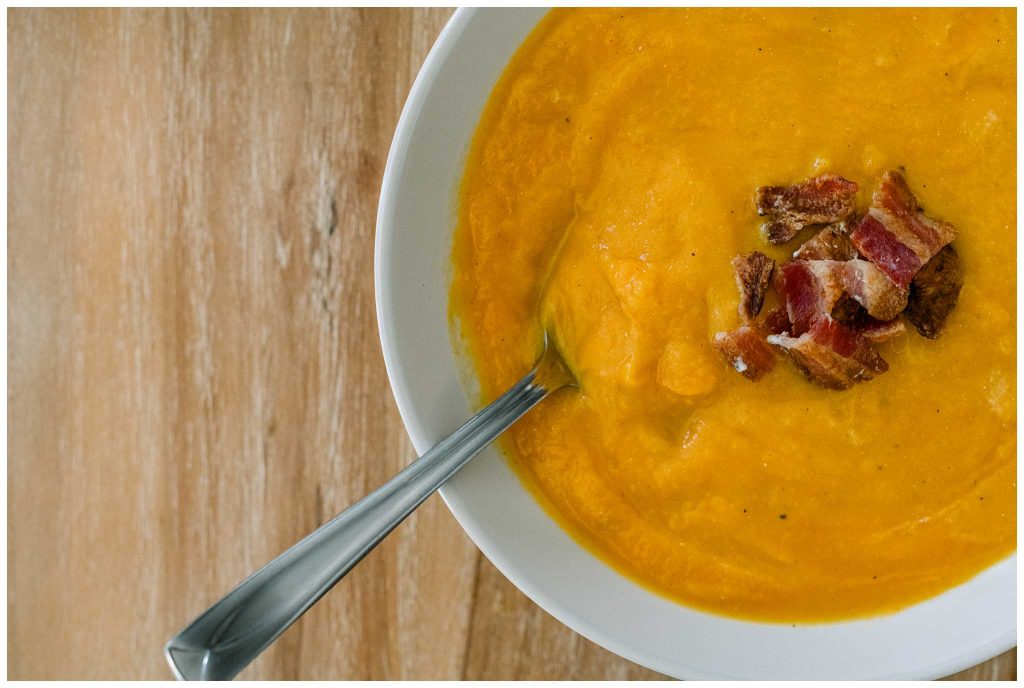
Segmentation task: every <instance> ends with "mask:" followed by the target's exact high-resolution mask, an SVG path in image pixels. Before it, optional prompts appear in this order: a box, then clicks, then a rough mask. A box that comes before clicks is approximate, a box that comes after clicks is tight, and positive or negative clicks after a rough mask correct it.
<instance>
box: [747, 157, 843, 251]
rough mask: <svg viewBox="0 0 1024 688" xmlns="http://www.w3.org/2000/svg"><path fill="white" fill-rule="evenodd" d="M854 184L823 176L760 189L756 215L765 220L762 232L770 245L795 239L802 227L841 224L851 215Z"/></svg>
mask: <svg viewBox="0 0 1024 688" xmlns="http://www.w3.org/2000/svg"><path fill="white" fill-rule="evenodd" d="M858 188H859V187H858V186H857V183H856V182H851V181H850V180H848V179H843V178H842V177H840V176H839V175H837V174H826V175H822V176H820V177H814V178H812V179H808V180H807V181H805V182H803V183H802V184H794V185H793V186H762V187H760V188H759V189H758V190H757V196H756V198H755V203H756V205H757V214H758V215H761V216H767V218H768V219H767V220H766V221H765V223H764V225H763V227H762V230H763V232H764V234H765V238H767V240H768V241H769V242H771V243H773V244H782V243H785V242H787V241H789V240H790V239H792V238H793V237H795V236H796V234H797V232H799V231H800V230H801V229H803V228H804V226H806V225H813V224H824V223H827V222H836V221H838V220H845V219H846V218H847V217H849V216H850V214H851V213H853V200H854V197H855V196H856V195H857V190H858Z"/></svg>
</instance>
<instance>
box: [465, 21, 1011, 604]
mask: <svg viewBox="0 0 1024 688" xmlns="http://www.w3.org/2000/svg"><path fill="white" fill-rule="evenodd" d="M1015 21H1016V16H1015V10H1013V9H979V10H976V9H966V10H965V9H906V10H888V9H829V10H825V9H775V10H763V9H758V10H755V9H730V10H721V9H699V10H680V9H671V10H611V9H601V10H566V11H561V10H559V11H554V12H551V13H550V14H549V15H548V16H547V17H546V18H545V19H544V20H543V21H542V22H541V24H540V25H539V26H538V27H537V28H536V29H535V30H534V31H533V33H532V34H531V35H530V37H529V39H528V40H527V41H526V42H525V43H524V45H523V46H522V47H521V48H520V50H519V51H518V52H517V54H516V55H515V57H514V59H513V60H512V61H511V63H510V64H509V66H508V68H507V69H506V71H505V73H504V74H503V76H502V77H501V79H500V82H499V83H498V85H497V87H496V88H495V90H494V92H493V93H492V95H491V97H490V100H489V102H488V104H487V107H486V110H485V112H484V114H483V116H482V118H481V121H480V124H479V127H478V129H477V131H476V134H475V137H474V139H473V145H472V149H471V151H470V153H469V156H468V159H467V163H466V168H465V176H464V179H463V184H462V189H461V196H460V204H459V216H458V218H459V219H458V227H457V229H456V232H455V239H454V247H453V268H454V269H453V281H452V287H451V313H452V322H453V328H454V331H455V336H456V337H457V338H459V341H460V342H463V343H464V344H465V345H466V346H467V347H468V350H469V352H470V355H471V358H472V360H473V361H474V363H475V367H476V371H477V374H478V377H479V379H480V381H481V388H482V390H481V392H482V396H481V401H487V400H490V399H492V398H493V397H494V396H495V395H496V394H498V393H499V392H501V391H503V390H504V389H505V388H507V387H508V386H509V385H511V384H512V383H513V382H515V381H516V380H517V379H519V378H520V377H521V376H522V375H523V374H524V373H525V372H526V371H528V370H529V369H530V367H531V365H532V364H533V362H534V360H535V359H536V358H537V356H538V354H539V351H540V347H541V342H542V337H543V331H544V328H545V327H547V328H548V329H549V330H550V331H551V332H552V333H553V335H554V337H555V338H556V339H557V341H558V344H559V348H560V349H561V351H562V352H563V354H564V356H565V358H566V360H567V362H568V364H569V366H570V367H571V368H572V369H573V371H574V372H575V374H576V375H577V377H578V378H579V381H580V389H579V391H576V390H563V391H561V392H558V393H556V394H555V395H554V396H553V397H552V398H551V399H549V400H547V401H545V402H544V403H543V404H542V405H541V406H540V407H538V408H537V409H535V410H534V411H532V412H531V413H530V414H528V415H527V416H526V417H525V418H524V419H523V420H521V421H520V422H519V423H518V424H517V425H516V426H515V427H514V428H513V429H512V430H511V431H510V432H509V433H508V434H507V435H506V437H505V438H504V449H505V452H506V453H507V455H508V456H509V457H510V460H511V461H512V463H513V464H514V465H515V467H516V469H517V471H518V472H519V474H520V475H521V477H522V479H523V480H524V481H525V482H526V483H527V484H528V485H529V486H530V488H531V489H532V490H533V492H534V493H535V494H536V495H537V497H538V499H539V500H540V501H541V502H542V503H543V504H544V505H545V508H547V509H548V510H549V512H550V513H551V514H552V515H553V516H554V517H555V518H556V519H558V521H559V522H560V523H561V524H563V526H564V527H565V528H566V529H567V530H568V531H569V532H570V533H572V534H573V536H574V537H575V538H577V539H578V540H579V541H580V542H582V543H583V544H584V545H585V546H587V547H588V548H589V549H590V550H591V551H593V552H594V553H596V554H597V555H598V556H600V557H602V558H603V559H604V560H606V561H607V562H608V563H610V564H611V565H613V566H615V567H616V568H617V569H619V570H620V571H622V572H624V573H625V574H627V575H629V576H631V577H632V578H634V579H635V580H637V581H638V582H640V583H641V584H643V585H646V586H648V587H649V588H651V589H653V590H656V591H658V592H660V593H662V594H665V595H667V596H670V597H672V598H674V599H676V600H678V601H680V602H682V603H684V604H687V605H691V606H694V607H697V608H701V609H705V610H709V611H713V612H717V613H722V614H727V615H732V616H739V617H746V618H756V619H765V620H771V621H780V622H781V621H814V620H831V619H839V618H846V617H854V616H863V615H869V614H877V613H883V612H889V611H893V610H896V609H899V608H901V607H903V606H906V605H908V604H911V603H913V602H916V601H919V600H921V599H923V598H926V597H928V596H932V595H935V594H937V593H939V592H941V591H943V590H945V589H947V588H949V587H951V586H954V585H956V584H958V583H960V582H963V581H964V580H966V579H968V578H970V577H971V576H973V575H974V574H976V573H978V572H979V571H981V570H982V569H984V568H985V567H987V566H989V565H991V564H993V563H995V562H997V561H999V560H1000V559H1002V558H1004V557H1006V556H1007V555H1009V554H1010V553H1011V552H1012V551H1013V549H1014V543H1015V539H1016V482H1015V481H1016V477H1015V476H1016V465H1015V461H1016V459H1015V453H1016V421H1015V417H1016V335H1015V331H1016V302H1015V298H1016V297H1015V292H1016V267H1015V256H1016V238H1015V228H1016V166H1015V156H1016V116H1017V115H1016V109H1015V102H1016V91H1015V84H1016V67H1015V61H1016V33H1015ZM897 167H902V168H903V169H905V174H906V178H907V180H908V182H909V184H910V186H911V187H912V189H913V192H914V194H915V195H916V196H917V198H918V200H919V201H920V203H921V205H922V206H924V207H925V208H926V209H927V210H928V212H929V214H931V215H932V216H934V217H938V218H942V219H943V220H946V221H948V222H951V223H953V224H954V225H956V227H957V230H958V235H957V238H956V240H955V242H954V246H955V248H956V250H957V252H958V253H959V255H960V257H961V260H962V264H963V271H964V275H965V277H964V280H965V284H964V287H963V291H962V293H961V295H960V299H959V303H958V304H957V306H956V308H955V309H954V311H953V313H952V315H951V316H950V319H949V321H948V323H947V325H946V329H945V331H944V332H943V333H942V335H941V337H939V338H938V339H936V340H929V339H925V338H923V337H921V336H919V335H918V334H917V333H916V332H915V331H913V329H912V328H911V329H910V330H909V332H908V333H906V334H904V335H901V336H900V337H899V338H897V339H895V340H893V341H891V342H887V343H885V344H883V345H881V348H880V351H881V353H882V355H883V356H884V357H885V359H886V360H887V361H888V363H889V366H890V370H889V371H888V372H887V373H886V374H884V375H880V376H878V377H877V378H876V379H874V380H871V381H869V382H865V383H862V384H859V385H857V386H855V387H854V388H852V389H850V390H848V391H841V392H837V391H830V390H826V389H822V388H820V387H817V386H815V385H812V384H810V383H809V382H808V381H807V380H806V379H805V378H804V377H802V376H801V375H800V373H799V372H797V371H796V370H795V369H794V368H793V367H792V366H788V365H783V364H782V363H781V362H780V364H778V365H777V366H776V368H775V370H774V371H773V372H772V373H770V374H769V375H767V376H766V377H765V378H764V379H762V380H760V381H759V382H757V383H752V382H750V381H749V380H747V379H745V378H743V377H741V376H740V375H738V374H737V373H736V372H735V371H733V370H731V369H730V368H728V367H727V366H726V365H725V364H724V363H722V361H720V360H719V359H718V358H717V357H716V355H715V353H714V351H713V350H712V348H711V339H712V336H713V335H714V334H715V333H716V332H718V331H720V330H730V329H733V328H735V327H736V326H737V325H738V324H739V315H738V314H737V309H736V304H737V301H738V298H739V297H738V294H737V291H736V284H735V281H734V278H733V274H732V268H731V266H730V259H731V258H732V257H733V256H734V255H736V254H739V253H746V252H748V251H751V250H754V249H758V250H762V251H765V252H766V253H768V254H769V255H770V256H771V257H772V258H775V259H776V260H777V261H783V260H786V259H788V257H789V256H790V255H791V253H792V251H793V249H794V248H795V246H794V245H787V246H782V247H768V246H767V245H766V244H765V243H764V242H763V241H762V239H761V238H760V236H759V232H758V227H759V224H760V222H759V218H758V217H757V215H756V213H755V210H754V206H753V193H754V190H755V189H756V188H757V187H758V186H760V185H762V184H766V183H776V184H778V183H792V182H795V181H798V180H801V179H806V178H808V177H810V176H813V175H815V174H820V173H826V172H834V173H838V174H842V175H843V176H845V177H847V178H849V179H853V180H856V181H857V182H859V184H860V186H861V192H860V195H859V196H858V198H857V204H858V209H859V210H861V211H863V209H864V208H865V207H866V206H867V204H868V203H869V202H870V192H871V189H872V188H873V186H874V185H875V182H876V181H877V179H878V177H879V176H880V175H881V174H882V172H884V171H885V170H887V169H892V168H897Z"/></svg>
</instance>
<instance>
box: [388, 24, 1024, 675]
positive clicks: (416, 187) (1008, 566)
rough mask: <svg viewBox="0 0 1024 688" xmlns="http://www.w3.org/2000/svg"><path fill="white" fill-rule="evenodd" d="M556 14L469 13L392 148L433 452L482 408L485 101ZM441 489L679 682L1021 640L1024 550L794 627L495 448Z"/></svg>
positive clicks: (417, 366)
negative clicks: (479, 283) (726, 601)
mask: <svg viewBox="0 0 1024 688" xmlns="http://www.w3.org/2000/svg"><path fill="white" fill-rule="evenodd" d="M542 15H543V10H536V9H486V10H474V9H461V10H458V11H457V12H456V13H455V16H454V17H453V18H452V20H451V21H450V22H449V24H448V25H447V26H446V27H445V29H444V31H443V32H442V33H441V35H440V37H439V38H438V39H437V43H435V45H434V47H433V49H432V50H431V51H430V54H429V56H428V57H427V60H426V62H425V63H424V65H423V68H422V69H421V70H420V73H419V76H418V77H417V78H416V82H415V84H414V85H413V88H412V92H411V93H410V95H409V99H408V101H407V102H406V104H405V109H404V110H403V112H402V117H401V120H400V121H399V123H398V130H397V132H396V133H395V138H394V141H393V143H392V145H391V153H390V155H389V156H388V163H387V167H386V169H385V171H384V182H383V187H382V189H381V198H380V208H379V212H378V216H377V244H376V255H375V265H374V277H375V279H376V290H377V319H378V322H379V323H380V338H381V345H382V347H383V350H384V361H385V363H386V365H387V370H388V376H389V378H390V380H391V387H392V389H393V391H394V394H395V400H396V401H397V403H398V409H399V411H400V412H401V414H402V420H403V421H404V422H405V427H406V429H407V430H408V432H409V435H410V436H411V438H412V442H413V445H414V446H415V447H416V450H417V451H418V452H420V453H423V452H424V451H426V450H427V449H429V448H430V447H431V446H432V445H433V444H434V443H435V442H437V441H438V440H440V439H441V438H443V437H444V436H445V435H447V434H448V433H450V432H451V431H452V430H454V429H455V428H456V427H458V426H459V425H460V424H461V423H462V422H463V421H465V420H466V419H467V418H468V417H469V416H470V415H471V414H472V412H473V408H472V406H471V404H470V403H469V402H468V401H467V396H466V395H465V394H464V392H463V389H462V387H461V385H460V383H459V379H460V378H459V372H458V371H459V370H464V369H465V362H464V361H460V360H458V356H457V354H456V353H455V352H454V351H453V348H452V343H451V341H450V339H449V330H448V317H447V312H448V298H447V296H448V284H449V253H450V249H451V236H452V229H453V227H454V226H455V218H456V214H455V212H456V202H457V190H458V185H459V181H460V179H461V176H462V169H463V162H464V160H465V157H466V153H467V151H468V149H469V144H470V140H471V137H472V135H473V131H474V129H475V128H476V125H477V120H478V118H479V116H480V112H481V111H482V109H483V106H484V103H485V102H486V100H487V97H488V95H489V94H490V92H491V89H492V88H493V86H494V84H495V82H496V81H497V79H498V77H499V75H500V74H501V72H502V70H503V69H504V67H505V65H506V63H507V62H508V60H509V58H510V57H511V55H512V54H513V53H514V52H515V50H516V48H518V46H519V44H520V43H521V42H522V40H523V39H524V38H525V37H526V35H527V34H528V33H529V31H530V29H531V28H532V27H533V26H534V25H535V24H536V22H537V21H538V20H539V18H540V17H541V16H542ZM524 373H525V371H524ZM534 413H543V406H541V407H540V408H539V409H537V410H535V411H534ZM441 494H442V496H443V497H444V500H445V502H446V503H447V504H448V508H449V509H451V511H452V513H453V514H454V515H455V518H456V519H458V521H459V523H460V524H462V527H463V528H464V529H465V530H466V532H467V533H468V534H469V536H470V537H471V538H472V539H473V541H474V542H475V543H476V544H477V546H478V547H479V548H480V549H481V550H482V551H483V553H484V554H485V555H486V556H487V558H488V559H490V560H491V562H493V563H494V565H495V566H497V567H498V569H499V570H500V571H501V572H502V573H503V574H504V575H505V576H506V577H508V579H509V580H511V581H512V582H513V583H514V584H515V585H516V586H517V587H518V588H519V589H520V590H522V591H523V592H524V593H525V594H526V595H528V596H529V597H530V599H532V600H533V601H534V602H536V603H537V604H539V605H540V606H541V607H543V608H544V609H545V610H546V611H547V612H549V613H550V614H551V615H553V616H554V617H555V618H557V619H558V620H560V621H561V622H562V623H564V624H566V625H567V626H569V627H570V628H572V629H573V630H575V631H577V632H578V633H580V634H582V635H584V636H586V637H587V638H589V639H590V640H592V641H594V642H596V643H598V644H599V645H602V646H604V647H605V648H607V649H609V650H611V651H612V652H615V653H617V654H619V655H621V656H623V657H626V658H627V659H630V660H632V661H634V662H637V663H638V664H642V665H644V666H646V667H649V668H651V669H654V670H656V671H660V672H663V673H666V674H669V675H671V676H676V677H678V678H740V679H742V678H751V679H753V678H779V679H812V678H833V679H850V678H861V679H870V678H936V677H940V676H945V675H948V674H950V673H953V672H955V671H958V670H960V669H964V668H966V667H969V666H972V665H974V664H977V663H978V662H981V661H984V660H985V659H988V658H989V657H992V656H994V655H996V654H999V653H1000V652H1004V651H1006V650H1008V649H1010V648H1011V647H1013V646H1014V644H1015V643H1016V584H1015V580H1016V555H1014V556H1012V557H1010V558H1008V559H1006V560H1004V561H1003V562H1001V563H999V564H997V565H995V566H992V567H991V568H989V569H988V570H986V571H984V572H983V573H981V574H980V575H978V576H977V577H975V578H974V579H972V580H970V581H968V582H967V583H965V584H963V585H961V586H959V587H957V588H954V589H952V590H949V591H948V592H946V593H945V594H943V595H941V596H939V597H936V598H933V599H931V600H928V601H926V602H923V603H920V604H917V605H914V606H912V607H910V608H907V609H905V610H904V611H901V612H899V613H896V614H892V615H888V616H882V617H877V618H872V619H866V620H858V621H849V622H843V623H833V624H817V625H807V626H798V627H795V628H794V627H792V626H790V625H789V624H766V623H755V622H747V621H739V620H735V619H730V618H725V617H721V616H715V615H712V614H706V613H703V612H699V611H696V610H693V609H689V608H687V607H684V606H682V605H680V604H678V603H675V602H672V601H669V600H667V599H664V598H662V597H659V596H657V595H655V594H653V593H651V592H649V591H647V590H645V589H643V588H641V587H640V586H638V585H637V584H636V583H634V582H632V581H630V580H629V579H627V578H625V577H624V576H622V575H621V574H619V573H617V572H616V571H614V570H613V569H611V568H609V567H608V566H607V565H606V564H604V563H602V562H601V561H600V560H598V559H597V558H595V557H594V556H593V555H592V554H590V553H588V552H587V551H586V550H584V549H583V548H582V547H580V546H579V545H578V544H577V543H576V542H574V541H573V540H572V539H571V538H570V537H569V536H568V535H567V534H566V533H565V532H564V531H562V530H561V528H559V526H558V525H557V524H556V523H555V522H554V521H553V520H551V518H550V517H548V516H547V515H546V514H545V513H544V511H543V510H542V509H541V507H540V506H539V505H538V504H537V502H536V501H534V499H533V498H532V497H531V496H530V495H529V494H528V493H527V491H526V490H525V489H524V488H523V486H522V485H521V484H520V482H519V480H518V478H517V477H516V476H515V475H514V474H513V473H512V471H511V470H510V469H509V467H508V466H507V465H506V463H505V460H504V458H503V457H501V456H500V455H499V453H498V452H497V451H496V450H495V449H490V450H488V451H486V452H484V453H483V454H481V455H480V456H478V457H477V458H476V459H475V460H474V461H473V462H472V463H471V464H470V465H469V466H467V467H466V468H465V469H464V470H463V471H462V472H461V473H460V474H459V475H458V476H456V477H455V478H454V479H453V480H452V481H451V482H450V483H448V485H447V486H445V487H444V488H443V489H442V490H441ZM439 611H440V610H439Z"/></svg>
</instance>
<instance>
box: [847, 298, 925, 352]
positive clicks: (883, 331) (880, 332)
mask: <svg viewBox="0 0 1024 688" xmlns="http://www.w3.org/2000/svg"><path fill="white" fill-rule="evenodd" d="M832 319H833V320H835V321H836V322H838V323H839V324H840V325H843V326H844V327H847V328H849V329H851V330H853V331H854V332H859V333H860V334H862V335H864V336H865V337H866V338H867V340H868V341H869V342H871V343H872V344H880V343H882V342H887V341H889V340H890V339H895V338H896V337H897V336H899V335H901V334H903V333H904V332H906V331H907V328H906V326H905V325H904V324H903V321H902V320H900V319H899V318H898V317H896V318H893V319H892V320H879V319H878V318H872V317H871V316H870V315H868V312H867V311H866V310H864V306H862V305H860V304H859V303H857V301H856V299H854V298H853V297H852V296H850V295H848V294H844V295H843V296H841V297H840V298H839V301H837V302H836V305H835V306H833V307H832Z"/></svg>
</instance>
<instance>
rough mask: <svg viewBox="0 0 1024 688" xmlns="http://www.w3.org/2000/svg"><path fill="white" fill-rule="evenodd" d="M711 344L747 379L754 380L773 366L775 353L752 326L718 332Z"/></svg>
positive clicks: (758, 378)
mask: <svg viewBox="0 0 1024 688" xmlns="http://www.w3.org/2000/svg"><path fill="white" fill-rule="evenodd" d="M712 344H713V345H714V347H715V351H717V352H718V353H719V355H721V357H722V359H723V360H725V362H726V363H728V364H729V365H730V366H732V368H733V369H734V370H735V371H736V372H737V373H739V374H740V375H742V376H743V377H745V378H747V379H748V380H753V381H755V382H756V381H757V380H760V379H761V378H762V377H764V376H765V375H766V374H767V373H769V372H771V370H772V369H773V368H774V367H775V354H773V353H772V349H771V347H770V346H768V344H767V343H765V340H764V339H763V338H762V337H761V334H760V333H759V332H758V331H757V330H756V329H754V328H753V327H749V326H747V325H744V326H743V327H740V328H739V329H737V330H733V331H732V332H719V333H718V334H716V335H715V338H714V340H713V341H712Z"/></svg>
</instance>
